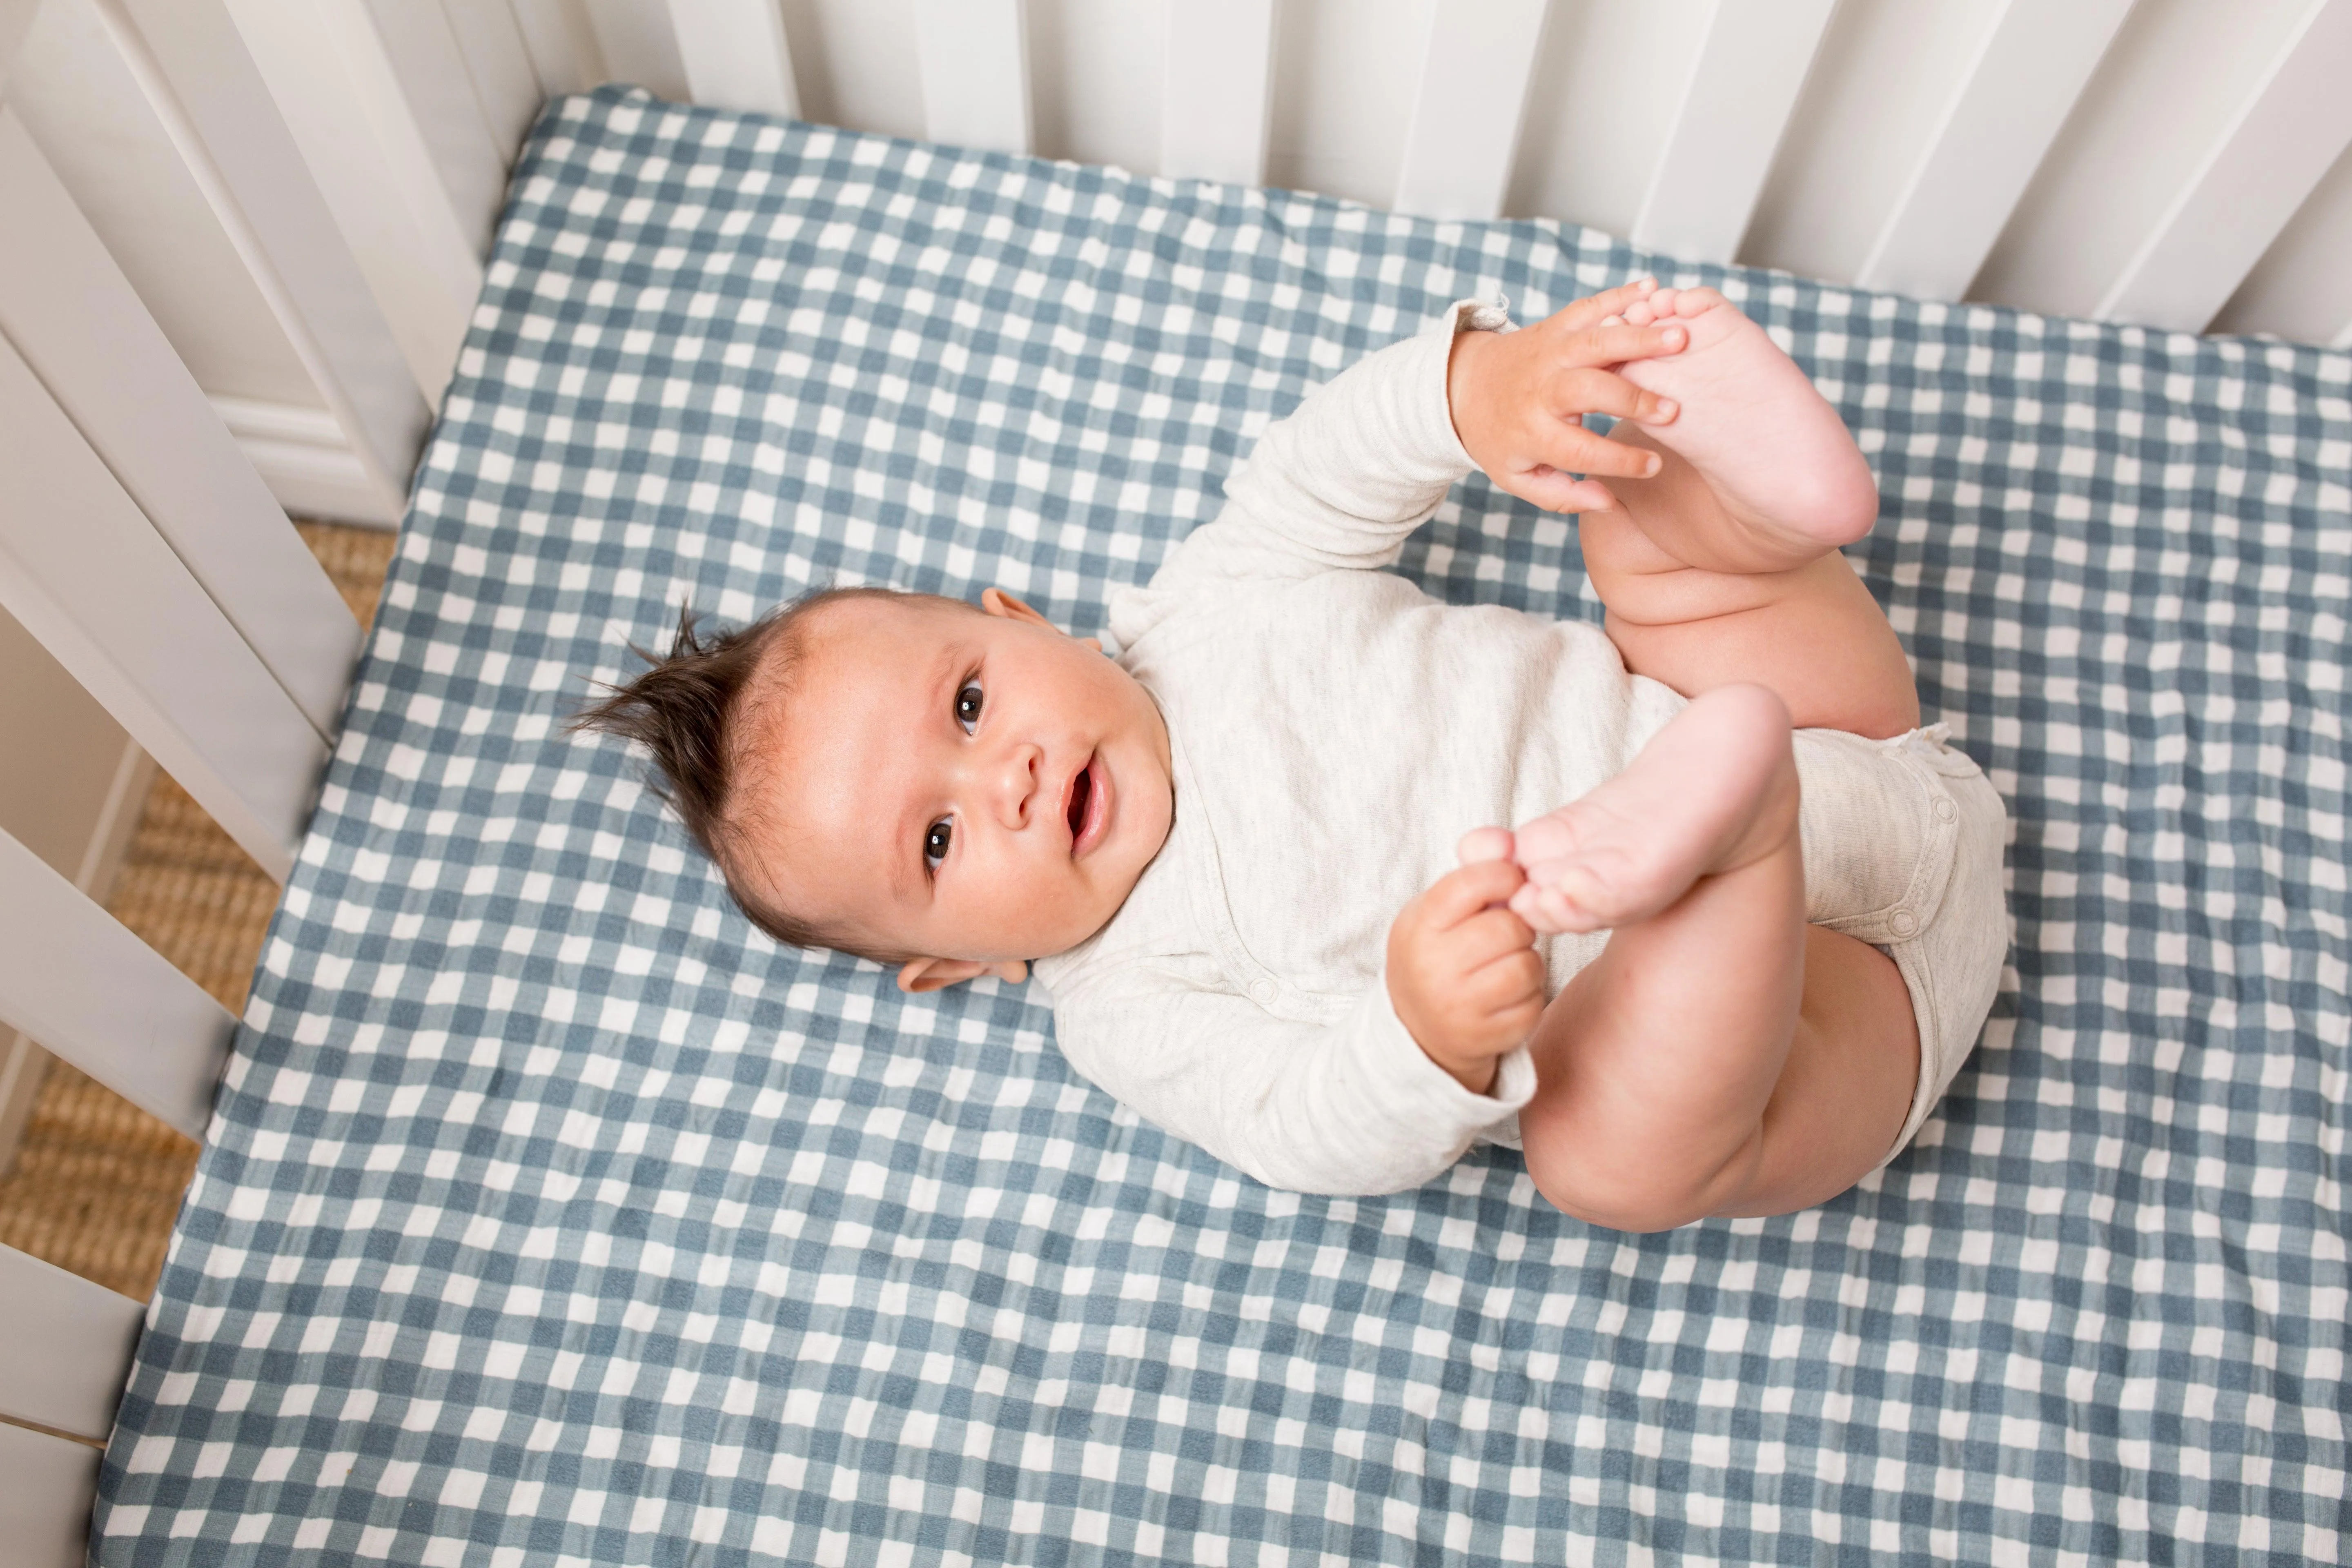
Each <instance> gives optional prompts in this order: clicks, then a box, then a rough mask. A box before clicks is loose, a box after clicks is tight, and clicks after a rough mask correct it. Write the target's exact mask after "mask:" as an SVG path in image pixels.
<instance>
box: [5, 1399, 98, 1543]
mask: <svg viewBox="0 0 2352 1568" xmlns="http://www.w3.org/2000/svg"><path fill="white" fill-rule="evenodd" d="M100 1458H102V1456H101V1454H100V1450H98V1449H96V1448H93V1447H89V1446H88V1445H87V1444H83V1443H69V1442H68V1441H67V1440H66V1439H64V1438H63V1437H52V1436H48V1435H47V1433H45V1432H27V1431H26V1430H25V1428H23V1427H22V1426H0V1540H5V1541H6V1542H8V1561H9V1562H10V1563H15V1564H17V1565H19V1568H82V1563H83V1561H84V1560H85V1558H86V1557H87V1556H88V1553H89V1510H90V1506H91V1504H93V1503H94V1502H96V1501H97V1500H98V1465H99V1460H100Z"/></svg>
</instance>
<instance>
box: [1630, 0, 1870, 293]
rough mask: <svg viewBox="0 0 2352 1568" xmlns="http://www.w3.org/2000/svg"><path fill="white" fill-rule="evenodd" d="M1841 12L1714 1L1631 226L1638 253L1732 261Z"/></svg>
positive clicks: (1797, 2) (1825, 6)
mask: <svg viewBox="0 0 2352 1568" xmlns="http://www.w3.org/2000/svg"><path fill="white" fill-rule="evenodd" d="M1834 3H1835V0H1782V3H1781V4H1780V5H1745V4H1741V3H1740V0H1714V6H1713V12H1712V15H1711V16H1710V17H1709V19H1708V21H1707V25H1706V34H1705V36H1704V37H1703V38H1702V39H1701V41H1700V44H1699V49H1698V58H1696V60H1695V61H1694V62H1693V63H1692V67H1691V74H1690V78H1689V80H1688V84H1687V86H1686V87H1685V89H1684V92H1683V99H1682V103H1681V106H1680V108H1679V109H1678V110H1677V111H1676V113H1675V128H1674V131H1673V132H1672V134H1670V135H1669V136H1668V137H1667V139H1666V149H1665V152H1664V153H1662V154H1661V155H1660V157H1659V159H1658V162H1657V165H1656V167H1654V169H1653V170H1652V171H1651V173H1650V182H1649V185H1648V187H1647V189H1646V190H1645V192H1644V193H1643V197H1642V205H1641V209H1640V211H1639V212H1638V213H1637V214H1636V215H1635V216H1634V219H1633V243H1634V244H1636V245H1639V246H1643V247H1646V248H1649V249H1654V250H1663V251H1665V252H1667V253H1668V254H1670V255H1674V256H1678V257H1682V258H1686V259H1688V260H1693V261H1715V262H1728V261H1730V260H1731V259H1732V258H1733V256H1734V255H1735V254H1736V253H1737V252H1738V248H1739V239H1740V237H1741V236H1742V235H1743V234H1745V233H1746V232H1747V231H1748V218H1749V217H1750V216H1752V215H1753V214H1754V213H1755V210H1756V198H1757V197H1758V195H1760V194H1761V193H1762V191H1763V188H1764V176H1765V175H1766V174H1767V173H1769V170H1770V168H1771V164H1772V154H1773V152H1774V151H1775V149H1777V148H1778V147H1779V146H1780V133H1781V132H1783V131H1784V130H1786V129H1787V128H1788V123H1789V115H1790V111H1791V110H1794V109H1795V108H1796V105H1797V92H1798V89H1800V88H1801V87H1802V86H1803V85H1804V80H1805V72H1806V70H1807V69H1808V68H1810V67H1811V64H1812V59H1813V55H1814V52H1815V51H1816V50H1817V49H1819V48H1820V47H1821V41H1822V29H1823V28H1824V27H1826V26H1828V25H1829V19H1830V11H1831V9H1832V5H1834Z"/></svg>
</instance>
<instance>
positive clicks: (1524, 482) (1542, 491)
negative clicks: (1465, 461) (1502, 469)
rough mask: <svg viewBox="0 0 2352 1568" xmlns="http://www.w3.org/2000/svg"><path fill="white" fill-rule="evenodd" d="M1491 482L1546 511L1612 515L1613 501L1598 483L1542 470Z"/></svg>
mask: <svg viewBox="0 0 2352 1568" xmlns="http://www.w3.org/2000/svg"><path fill="white" fill-rule="evenodd" d="M1495 482H1496V484H1498V485H1501V486H1502V487H1503V489H1507V490H1508V491H1510V492H1511V494H1513V495H1515V496H1517V497H1518V498H1519V499H1520V500H1525V501H1533V502H1534V503H1535V504H1536V505H1538V506H1539V507H1541V508H1543V509H1544V510H1546V511H1557V512H1564V513H1565V512H1587V511H1615V510H1617V497H1616V495H1615V493H1614V492H1613V491H1612V490H1611V489H1610V488H1609V487H1608V486H1607V485H1604V484H1602V483H1601V481H1600V480H1599V479H1578V478H1577V477H1576V476H1575V475H1574V474H1570V473H1565V472H1563V471H1561V470H1560V469H1558V468H1543V469H1541V470H1539V471H1538V472H1533V473H1523V474H1514V475H1511V476H1508V477H1505V476H1502V475H1496V478H1495Z"/></svg>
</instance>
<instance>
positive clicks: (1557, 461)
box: [1530, 425, 1664, 479]
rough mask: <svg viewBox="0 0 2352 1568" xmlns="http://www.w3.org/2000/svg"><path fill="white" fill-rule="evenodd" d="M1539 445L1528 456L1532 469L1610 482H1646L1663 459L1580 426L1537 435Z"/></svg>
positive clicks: (1566, 426)
mask: <svg viewBox="0 0 2352 1568" xmlns="http://www.w3.org/2000/svg"><path fill="white" fill-rule="evenodd" d="M1540 439H1541V445H1540V447H1539V449H1538V451H1536V452H1534V453H1532V454H1530V456H1532V457H1534V458H1536V459H1538V461H1537V463H1535V464H1531V465H1530V469H1531V470H1532V468H1535V467H1538V466H1539V467H1543V468H1564V469H1566V470H1567V471H1568V472H1570V473H1572V474H1594V475H1599V476H1602V477H1605V478H1611V479H1649V478H1651V477H1653V476H1654V475H1655V474H1656V473H1657V471H1658V470H1659V468H1663V467H1664V458H1660V457H1659V456H1658V454H1657V453H1656V452H1654V451H1653V450H1652V449H1651V448H1649V447H1636V446H1633V445H1631V444H1630V443H1628V442H1624V441H1614V440H1612V439H1610V438H1609V437H1606V436H1596V435H1594V434H1593V433H1592V432H1591V431H1590V430H1587V429H1584V428H1583V427H1582V426H1574V425H1563V426H1559V428H1557V429H1554V430H1547V431H1544V432H1541V433H1540Z"/></svg>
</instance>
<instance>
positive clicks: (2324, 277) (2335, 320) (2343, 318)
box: [2206, 152, 2352, 349]
mask: <svg viewBox="0 0 2352 1568" xmlns="http://www.w3.org/2000/svg"><path fill="white" fill-rule="evenodd" d="M2347 256H2352V152H2347V153H2344V154H2342V155H2341V156H2339V157H2338V158H2337V159H2336V166H2335V167H2334V168H2332V169H2330V170H2328V171H2327V174H2326V176H2325V177H2324V178H2322V179H2321V180H2320V182H2319V184H2318V187H2317V188H2316V189H2315V190H2314V191H2313V192H2312V193H2311V195H2310V196H2309V197H2308V198H2307V199H2305V202H2304V204H2303V205H2302V206H2300V207H2298V208H2296V209H2295V215H2294V217H2293V218H2292V219H2291V220H2289V222H2288V224H2287V226H2286V227H2285V228H2284V229H2283V230H2281V231H2280V234H2279V237H2278V238H2277V239H2276V240H2274V241H2273V243H2272V245H2271V247H2270V249H2268V250H2267V251H2264V252H2263V258H2262V260H2260V261H2258V262H2256V263H2255V264H2254V269H2253V270H2252V272H2250V273H2248V274H2247V275H2246V280H2245V282H2243V283H2242V284H2240V285H2239V286H2238V291H2237V292H2236V293H2234V294H2232V295H2231V296H2230V302H2229V304H2227V305H2226V306H2224V307H2223V308H2222V310H2221V314H2220V315H2218V316H2216V317H2214V318H2213V321H2211V323H2210V325H2209V326H2208V327H2207V328H2206V331H2214V332H2264V331H2267V332H2276V333H2278V334H2279V335H2280V336H2282V337H2285V338H2290V339H2293V340H2294V341H2295V342H2305V343H2326V344H2328V345H2329V346H2330V347H2333V348H2339V349H2343V348H2352V267H2347V266H2346V265H2345V260H2344V258H2346V257H2347Z"/></svg>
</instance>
